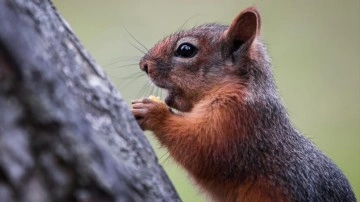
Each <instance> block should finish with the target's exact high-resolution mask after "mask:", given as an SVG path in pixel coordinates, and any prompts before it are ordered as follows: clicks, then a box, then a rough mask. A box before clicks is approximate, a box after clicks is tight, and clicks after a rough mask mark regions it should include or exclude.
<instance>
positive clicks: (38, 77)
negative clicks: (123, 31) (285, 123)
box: [0, 0, 179, 202]
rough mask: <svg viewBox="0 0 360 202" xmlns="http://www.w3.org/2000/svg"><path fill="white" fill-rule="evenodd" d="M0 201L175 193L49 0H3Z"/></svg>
mask: <svg viewBox="0 0 360 202" xmlns="http://www.w3.org/2000/svg"><path fill="white" fill-rule="evenodd" d="M0 201H4V202H5V201H6V202H12V201H30V202H47V201H59V202H60V201H61V202H63V201H94V202H95V201H99V202H100V201H101V202H103V201H179V198H178V195H177V193H176V192H175V190H174V188H173V186H172V185H171V182H170V181H169V179H168V177H167V176H166V174H165V173H164V171H163V170H162V168H161V166H159V164H158V163H157V159H156V157H155V154H154V152H153V150H152V149H151V146H150V145H149V143H148V141H147V140H146V138H145V137H144V135H143V133H142V131H141V130H140V129H139V127H138V126H137V124H136V122H135V120H134V119H133V117H132V115H131V113H130V111H129V109H128V107H127V105H126V103H125V102H124V101H123V100H122V98H121V97H120V95H119V93H118V92H117V91H116V90H115V89H114V87H113V86H112V85H111V83H110V82H109V81H108V79H107V78H106V76H105V74H104V72H103V70H102V69H101V68H99V67H98V65H97V64H95V62H94V61H93V59H92V58H91V57H90V56H89V54H88V53H87V52H86V51H85V50H84V48H83V47H82V46H81V44H80V43H79V41H78V39H77V38H76V37H75V36H74V34H73V33H72V31H71V30H70V28H69V27H68V25H67V24H66V22H65V21H64V20H62V18H61V17H60V16H59V15H58V14H57V12H56V11H55V9H54V7H53V6H52V3H51V2H50V1H49V0H0Z"/></svg>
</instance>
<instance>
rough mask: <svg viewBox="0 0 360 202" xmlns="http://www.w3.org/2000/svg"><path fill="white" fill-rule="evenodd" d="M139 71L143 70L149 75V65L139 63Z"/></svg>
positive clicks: (142, 62)
mask: <svg viewBox="0 0 360 202" xmlns="http://www.w3.org/2000/svg"><path fill="white" fill-rule="evenodd" d="M140 69H141V70H143V71H144V72H145V73H146V74H148V73H149V65H148V64H147V63H146V62H145V61H140Z"/></svg>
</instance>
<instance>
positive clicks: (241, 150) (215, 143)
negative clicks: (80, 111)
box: [131, 7, 356, 202]
mask: <svg viewBox="0 0 360 202" xmlns="http://www.w3.org/2000/svg"><path fill="white" fill-rule="evenodd" d="M260 27H261V19H260V14H259V12H258V10H257V9H256V8H255V7H250V8H247V9H245V10H243V11H242V12H241V13H240V14H239V15H238V16H237V17H236V18H235V19H234V20H233V22H232V23H231V24H230V26H224V25H219V24H205V25H201V26H198V27H195V28H192V29H190V30H187V31H179V32H177V33H175V34H173V35H171V36H169V37H167V38H165V39H163V40H162V41H160V42H159V43H157V44H156V45H155V46H154V47H153V48H151V49H150V50H149V51H148V53H147V54H145V56H144V57H143V58H142V59H141V60H140V69H141V70H142V71H144V72H145V73H146V74H147V75H148V76H149V78H150V80H151V81H152V82H153V83H154V84H155V85H156V86H158V87H160V88H163V89H165V90H166V91H167V94H168V95H167V97H166V98H165V103H164V102H158V101H154V100H151V99H148V98H144V99H138V100H134V101H133V102H132V109H131V110H132V113H133V115H134V116H135V118H136V120H137V122H138V124H139V125H140V127H141V128H142V129H143V130H150V131H152V132H153V133H154V135H155V136H156V138H157V139H158V140H159V142H160V143H161V144H162V145H163V146H165V147H166V148H167V149H168V150H169V153H170V155H171V156H172V157H173V159H175V161H176V162H177V163H179V164H180V165H181V166H182V167H183V168H184V169H185V170H186V171H188V173H189V175H190V176H191V177H192V178H193V179H194V181H195V183H196V184H197V185H198V186H199V187H200V190H201V191H203V192H205V193H206V194H207V195H208V196H209V197H210V199H212V200H214V201H224V202H232V201H274V202H275V201H276V202H287V201H314V202H315V201H316V202H321V201H327V202H328V201H341V202H343V201H344V202H345V201H356V199H355V196H354V193H353V191H352V189H351V186H350V184H349V182H348V180H347V179H346V177H345V176H344V174H343V173H342V172H341V171H340V169H339V168H338V167H337V166H336V165H335V164H334V162H333V161H332V160H330V159H329V158H328V157H327V156H326V155H325V154H323V153H322V152H321V151H320V150H318V149H317V148H316V146H315V145H314V144H313V143H312V142H310V141H309V140H308V139H306V138H305V137H304V136H303V135H302V134H301V133H300V132H298V131H297V130H296V129H295V128H294V127H293V125H292V123H291V121H290V120H289V117H288V114H287V112H286V109H285V107H284V106H283V104H282V101H281V99H280V97H279V93H278V91H277V88H276V85H275V81H274V76H273V73H272V68H271V62H270V58H269V56H268V54H267V51H266V48H265V46H264V44H263V43H262V41H261V37H260ZM172 109H176V110H177V111H176V112H174V111H173V110H172Z"/></svg>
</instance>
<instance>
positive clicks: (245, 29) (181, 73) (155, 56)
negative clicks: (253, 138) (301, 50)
mask: <svg viewBox="0 0 360 202" xmlns="http://www.w3.org/2000/svg"><path fill="white" fill-rule="evenodd" d="M259 32H260V15H259V13H258V11H257V10H256V8H248V9H246V10H244V11H242V12H241V13H240V14H239V15H238V16H237V17H236V18H235V19H234V21H233V22H232V23H231V25H230V26H223V25H218V24H206V25H202V26H199V27H196V28H193V29H191V30H187V31H181V32H178V33H175V34H173V35H171V36H169V37H167V38H165V39H163V40H162V41H160V42H159V43H158V44H156V45H155V46H154V47H153V48H151V49H150V51H149V52H148V53H147V54H146V55H145V56H144V57H143V58H142V59H141V61H140V68H141V70H143V71H145V72H146V73H147V74H148V76H149V77H150V79H151V81H152V82H153V83H154V84H155V85H157V86H159V87H160V88H163V89H166V90H167V91H168V97H167V98H166V99H165V102H166V103H167V104H168V105H169V106H171V107H173V108H175V109H178V110H180V111H189V110H191V108H192V107H193V105H194V104H195V103H196V102H198V101H199V100H200V99H201V98H202V97H203V96H205V95H206V93H207V91H208V90H210V89H212V88H214V87H216V86H218V85H221V83H224V82H228V81H232V80H233V81H237V82H241V80H242V79H243V80H246V77H248V76H247V74H248V69H249V68H250V67H249V66H251V64H250V63H251V62H249V61H255V60H256V59H257V57H258V54H259V51H257V50H256V49H257V48H256V47H257V46H256V45H254V44H256V41H257V40H256V39H257V37H258V35H259Z"/></svg>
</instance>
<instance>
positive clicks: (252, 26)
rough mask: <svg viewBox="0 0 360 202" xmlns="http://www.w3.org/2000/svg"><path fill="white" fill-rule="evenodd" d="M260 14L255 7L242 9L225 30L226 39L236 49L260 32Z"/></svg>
mask: <svg viewBox="0 0 360 202" xmlns="http://www.w3.org/2000/svg"><path fill="white" fill-rule="evenodd" d="M260 23H261V22H260V14H259V12H258V11H257V9H256V8H255V7H250V8H247V9H245V10H244V11H242V12H241V13H240V14H239V15H238V16H237V17H236V18H235V19H234V21H233V22H232V23H231V25H230V26H229V28H228V29H227V30H226V31H225V37H226V40H227V41H228V42H229V43H230V44H232V51H236V50H237V49H238V48H239V47H240V46H241V45H242V44H244V43H246V42H248V41H249V42H250V43H249V44H251V42H252V41H253V40H254V39H255V37H256V36H257V35H258V34H259V32H260Z"/></svg>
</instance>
